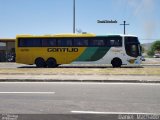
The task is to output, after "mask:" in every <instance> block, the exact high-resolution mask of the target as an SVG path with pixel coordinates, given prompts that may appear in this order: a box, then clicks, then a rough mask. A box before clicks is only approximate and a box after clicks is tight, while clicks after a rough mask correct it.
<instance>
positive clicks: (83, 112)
mask: <svg viewBox="0 0 160 120" xmlns="http://www.w3.org/2000/svg"><path fill="white" fill-rule="evenodd" d="M70 112H71V113H77V114H78V113H79V114H145V115H146V114H149V115H159V113H135V112H133V113H132V112H98V111H70Z"/></svg>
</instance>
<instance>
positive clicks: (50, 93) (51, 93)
mask: <svg viewBox="0 0 160 120" xmlns="http://www.w3.org/2000/svg"><path fill="white" fill-rule="evenodd" d="M0 94H55V92H0Z"/></svg>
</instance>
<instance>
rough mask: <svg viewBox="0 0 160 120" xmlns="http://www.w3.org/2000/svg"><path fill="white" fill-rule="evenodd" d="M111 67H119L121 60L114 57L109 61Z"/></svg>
mask: <svg viewBox="0 0 160 120" xmlns="http://www.w3.org/2000/svg"><path fill="white" fill-rule="evenodd" d="M111 64H112V66H113V68H118V67H121V65H122V60H121V59H119V58H114V59H113V60H112V62H111Z"/></svg>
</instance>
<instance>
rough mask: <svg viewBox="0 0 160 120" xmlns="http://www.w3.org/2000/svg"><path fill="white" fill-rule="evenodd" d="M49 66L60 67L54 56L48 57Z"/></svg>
mask: <svg viewBox="0 0 160 120" xmlns="http://www.w3.org/2000/svg"><path fill="white" fill-rule="evenodd" d="M46 64H47V67H48V68H55V67H58V64H57V61H56V59H54V58H48V59H47V61H46Z"/></svg>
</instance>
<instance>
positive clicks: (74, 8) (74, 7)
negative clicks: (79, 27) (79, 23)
mask: <svg viewBox="0 0 160 120" xmlns="http://www.w3.org/2000/svg"><path fill="white" fill-rule="evenodd" d="M75 11H76V5H75V0H73V33H75V24H76V23H75Z"/></svg>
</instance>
